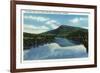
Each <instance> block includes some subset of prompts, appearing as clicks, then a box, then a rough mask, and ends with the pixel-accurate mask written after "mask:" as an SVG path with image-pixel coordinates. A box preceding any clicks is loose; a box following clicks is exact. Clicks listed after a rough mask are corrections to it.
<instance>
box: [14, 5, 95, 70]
mask: <svg viewBox="0 0 100 73" xmlns="http://www.w3.org/2000/svg"><path fill="white" fill-rule="evenodd" d="M21 9H31V10H47V11H48V10H50V11H71V12H74V11H78V12H89V13H90V14H89V57H88V58H81V59H78V58H75V59H60V60H43V61H31V62H21V57H20V56H21V47H20V46H21V43H20V41H21V38H20V36H21V33H20V31H21V29H20V28H21V27H20V25H22V24H20V20H21V19H20V10H21ZM91 21H92V22H91ZM22 29H23V28H22ZM86 64H94V10H93V9H84V8H70V7H51V6H35V5H18V4H17V5H16V68H17V69H20V68H21V69H22V68H39V67H53V66H73V65H86Z"/></svg>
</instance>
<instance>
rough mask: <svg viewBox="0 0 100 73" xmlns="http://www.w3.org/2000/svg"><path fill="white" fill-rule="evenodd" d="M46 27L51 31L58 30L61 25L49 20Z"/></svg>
mask: <svg viewBox="0 0 100 73" xmlns="http://www.w3.org/2000/svg"><path fill="white" fill-rule="evenodd" d="M46 25H47V26H49V27H50V28H51V29H56V28H58V27H59V23H58V22H57V21H55V20H49V21H47V22H46Z"/></svg>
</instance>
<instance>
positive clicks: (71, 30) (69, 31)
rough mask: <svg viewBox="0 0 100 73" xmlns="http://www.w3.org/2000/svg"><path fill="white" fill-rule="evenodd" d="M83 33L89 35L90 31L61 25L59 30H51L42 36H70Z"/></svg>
mask: <svg viewBox="0 0 100 73" xmlns="http://www.w3.org/2000/svg"><path fill="white" fill-rule="evenodd" d="M79 31H80V32H83V33H87V32H88V30H87V29H83V28H80V27H72V26H67V25H61V26H59V27H58V28H57V29H54V30H50V31H47V32H44V33H42V34H46V35H50V34H51V35H65V36H67V35H70V34H72V33H75V32H79Z"/></svg>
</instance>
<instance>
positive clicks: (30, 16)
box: [23, 12, 88, 34]
mask: <svg viewBox="0 0 100 73" xmlns="http://www.w3.org/2000/svg"><path fill="white" fill-rule="evenodd" d="M23 22H24V32H28V33H34V34H39V33H43V32H46V31H50V30H53V29H56V28H58V27H59V26H61V25H68V26H73V27H81V28H85V29H88V15H75V14H50V13H48V14H47V13H46V14H45V13H31V12H26V13H24V15H23Z"/></svg>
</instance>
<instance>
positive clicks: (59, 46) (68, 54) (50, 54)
mask: <svg viewBox="0 0 100 73" xmlns="http://www.w3.org/2000/svg"><path fill="white" fill-rule="evenodd" d="M51 44H52V45H50V44H47V45H43V46H39V47H36V48H31V49H30V50H29V51H28V52H27V53H24V60H45V59H64V58H82V57H87V56H88V54H87V52H86V48H85V47H84V46H80V45H79V46H78V47H75V45H76V44H75V43H73V42H72V41H70V40H68V39H64V38H56V39H55V43H51ZM68 46H71V48H68ZM72 46H73V47H72ZM53 47H54V48H53ZM81 49H82V50H81Z"/></svg>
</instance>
